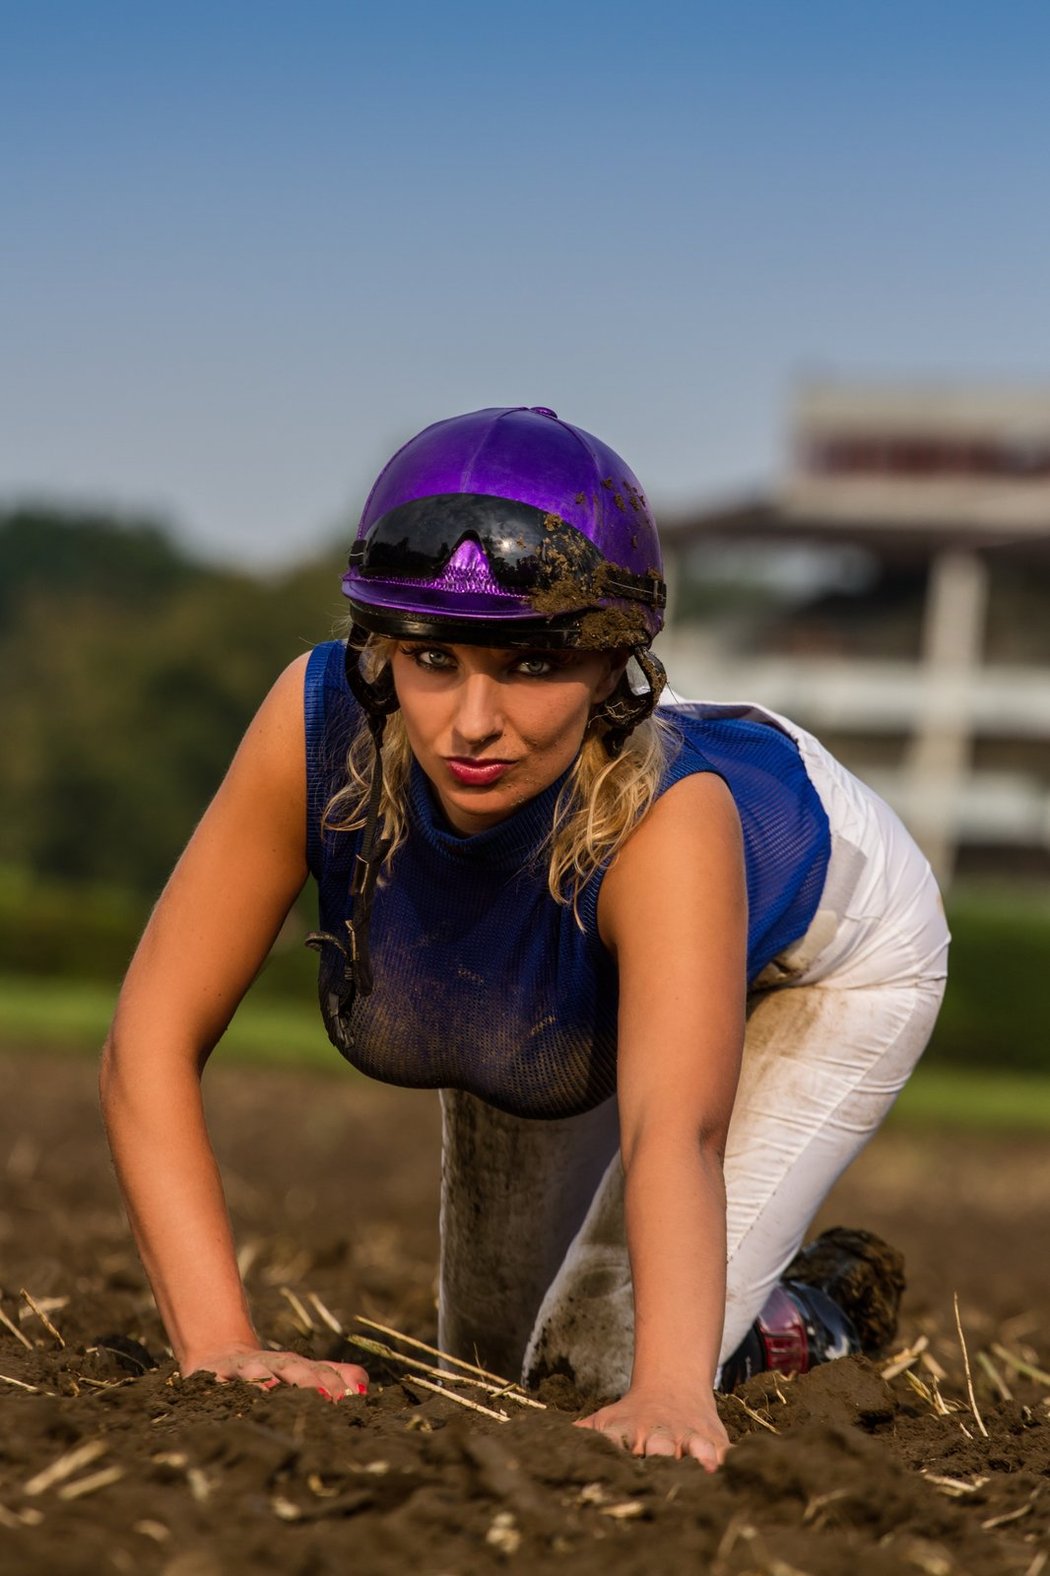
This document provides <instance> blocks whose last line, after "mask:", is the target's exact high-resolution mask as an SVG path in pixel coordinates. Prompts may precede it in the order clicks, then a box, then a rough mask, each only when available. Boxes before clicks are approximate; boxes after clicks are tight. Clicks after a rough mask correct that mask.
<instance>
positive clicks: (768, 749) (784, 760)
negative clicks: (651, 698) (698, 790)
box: [657, 700, 808, 798]
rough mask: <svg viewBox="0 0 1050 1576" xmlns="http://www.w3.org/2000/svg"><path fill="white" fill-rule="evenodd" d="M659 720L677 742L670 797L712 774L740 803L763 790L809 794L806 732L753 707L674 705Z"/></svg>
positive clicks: (668, 780)
mask: <svg viewBox="0 0 1050 1576" xmlns="http://www.w3.org/2000/svg"><path fill="white" fill-rule="evenodd" d="M657 715H658V716H659V717H660V718H661V719H662V720H663V722H664V723H665V725H666V726H667V727H668V730H669V732H670V733H671V736H672V739H673V740H674V744H673V747H672V748H671V750H670V751H669V752H668V761H667V766H666V768H665V771H664V775H663V779H662V782H661V792H662V793H664V792H666V791H667V790H668V789H669V788H671V787H673V786H674V785H675V784H676V783H678V782H680V781H682V780H683V779H684V778H687V777H691V776H693V775H694V774H697V773H702V772H713V773H714V774H715V775H716V776H719V777H722V778H723V779H724V780H725V782H726V783H727V784H728V786H729V788H730V790H731V792H732V793H733V795H734V797H735V798H739V796H740V794H741V793H745V794H748V795H750V794H751V793H754V792H756V791H759V790H760V789H761V787H762V786H763V785H765V786H766V787H768V788H770V789H771V790H774V791H775V790H776V789H777V788H778V787H779V788H780V789H785V788H788V787H790V788H792V789H794V791H796V792H797V791H803V792H804V791H806V789H807V787H808V774H807V771H806V767H805V760H804V757H803V753H802V750H801V749H800V744H801V743H802V741H803V739H806V738H808V735H806V734H805V733H804V730H802V729H801V728H799V727H797V726H796V725H795V724H794V723H792V722H790V721H789V720H788V719H787V718H786V717H781V716H779V715H778V714H777V713H776V712H772V711H767V710H766V709H765V708H764V707H762V706H758V705H756V704H754V703H753V702H750V701H741V702H716V701H684V700H674V701H672V702H671V703H670V704H662V705H661V706H660V708H659V711H658V712H657Z"/></svg>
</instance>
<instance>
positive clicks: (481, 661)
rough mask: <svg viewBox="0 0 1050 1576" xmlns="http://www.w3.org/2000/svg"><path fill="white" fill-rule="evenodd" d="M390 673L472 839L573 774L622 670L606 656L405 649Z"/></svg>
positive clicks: (425, 757) (443, 792) (432, 646)
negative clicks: (594, 717)
mask: <svg viewBox="0 0 1050 1576" xmlns="http://www.w3.org/2000/svg"><path fill="white" fill-rule="evenodd" d="M391 664H392V668H393V676H394V687H395V689H396V690H397V697H398V700H399V701H400V703H401V715H402V718H403V719H404V724H405V729H406V732H407V734H408V742H409V744H410V745H411V747H412V753H413V755H414V756H415V757H416V760H417V761H418V762H419V764H420V766H421V767H422V768H423V770H424V772H425V773H426V775H427V777H428V778H429V779H430V781H431V782H432V783H433V785H434V788H435V791H436V792H437V795H438V798H439V799H440V801H441V807H442V809H443V810H444V812H445V815H446V817H447V819H448V822H449V824H450V825H451V826H452V827H453V829H454V830H455V831H457V832H461V833H463V834H464V835H469V834H470V833H472V832H482V831H484V830H485V829H486V827H490V826H495V825H496V824H497V823H498V822H500V821H503V820H505V819H506V817H507V816H508V815H512V814H513V813H514V811H515V810H517V809H518V808H519V806H520V805H522V804H524V803H525V802H526V800H528V799H532V798H534V797H535V796H536V794H539V793H542V792H543V790H544V789H545V788H549V787H550V785H551V783H553V782H555V781H556V779H557V778H559V777H560V776H561V774H562V772H564V771H565V770H566V769H567V768H568V767H569V766H571V764H572V762H573V761H574V760H575V758H576V754H577V752H578V750H579V748H580V745H581V744H582V742H583V735H584V733H585V731H586V728H587V723H588V721H589V720H590V716H591V712H592V710H593V708H594V707H595V706H596V705H598V704H600V702H601V701H603V700H605V699H607V697H608V696H609V695H610V694H611V693H612V691H613V690H614V689H615V687H616V684H617V682H618V680H619V677H620V674H621V673H622V672H623V666H624V664H623V662H622V661H620V660H618V659H617V658H616V656H615V654H614V653H612V652H608V651H582V652H577V651H528V650H521V649H518V650H512V649H510V648H507V647H499V646H452V645H445V644H441V643H437V642H432V641H407V640H405V641H398V642H397V644H396V645H395V647H394V651H393V654H392V656H391Z"/></svg>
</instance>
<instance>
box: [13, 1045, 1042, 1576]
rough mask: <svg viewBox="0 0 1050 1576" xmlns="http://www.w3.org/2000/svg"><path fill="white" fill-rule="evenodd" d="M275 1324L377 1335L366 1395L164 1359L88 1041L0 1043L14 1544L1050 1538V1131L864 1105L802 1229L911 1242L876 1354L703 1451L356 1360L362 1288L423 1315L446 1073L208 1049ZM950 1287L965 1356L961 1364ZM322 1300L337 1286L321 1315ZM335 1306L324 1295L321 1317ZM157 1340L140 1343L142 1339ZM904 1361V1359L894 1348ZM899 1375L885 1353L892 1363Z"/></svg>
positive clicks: (244, 1554)
mask: <svg viewBox="0 0 1050 1576" xmlns="http://www.w3.org/2000/svg"><path fill="white" fill-rule="evenodd" d="M207 1083H208V1100H209V1109H210V1111H211V1113H212V1125H213V1131H214V1134H215V1138H216V1142H217V1145H218V1148H219V1150H220V1153H221V1157H222V1160H223V1164H224V1168H225V1172H226V1176H227V1181H228V1191H229V1196H230V1202H231V1209H232V1212H233V1214H234V1217H235V1220H236V1224H237V1231H238V1240H239V1243H240V1247H241V1255H242V1265H243V1267H244V1270H245V1273H246V1277H247V1281H248V1285H249V1288H250V1291H251V1295H252V1300H253V1304H254V1307H255V1310H256V1314H257V1318H258V1322H259V1325H260V1328H261V1330H262V1332H263V1333H264V1336H265V1337H266V1338H267V1339H270V1340H272V1341H274V1342H277V1343H279V1344H282V1345H283V1344H289V1345H292V1346H294V1347H296V1348H298V1349H300V1350H302V1351H307V1352H312V1353H316V1354H318V1355H321V1354H324V1355H341V1356H349V1357H353V1358H358V1359H362V1360H364V1362H365V1364H366V1366H367V1367H368V1368H369V1371H370V1374H371V1376H372V1389H371V1393H370V1394H369V1395H368V1396H367V1397H353V1398H350V1399H348V1400H345V1401H343V1402H340V1403H338V1404H337V1405H333V1404H331V1403H326V1402H325V1401H323V1400H322V1399H321V1398H320V1397H319V1396H317V1395H314V1394H313V1393H304V1392H300V1391H294V1392H293V1391H287V1390H275V1391H272V1392H270V1393H265V1394H264V1393H262V1392H260V1391H257V1390H255V1389H253V1388H251V1387H249V1386H244V1385H239V1384H231V1385H224V1386H220V1385H216V1384H213V1383H211V1382H210V1381H208V1380H206V1379H203V1378H201V1377H191V1378H188V1379H181V1378H180V1377H179V1376H178V1374H177V1373H176V1371H175V1368H174V1365H173V1363H172V1362H171V1360H170V1357H169V1356H168V1354H167V1352H166V1350H165V1344H164V1336H163V1332H162V1329H161V1327H160V1324H159V1322H158V1320H157V1316H156V1313H155V1312H154V1310H153V1307H152V1303H151V1302H150V1299H149V1297H148V1294H147V1293H146V1291H145V1287H144V1282H143V1279H142V1274H141V1271H140V1269H139V1267H138V1264H137V1260H136V1259H135V1256H134V1253H133V1251H132V1249H131V1246H130V1242H129V1239H128V1235H127V1231H126V1228H125V1225H124V1222H123V1219H122V1217H121V1214H120V1209H119V1205H118V1202H117V1198H116V1193H115V1189H114V1186H113V1182H112V1179H111V1176H110V1173H109V1168H108V1163H107V1160H106V1157H105V1153H104V1148H103V1144H102V1140H101V1134H100V1131H99V1126H98V1119H97V1115H96V1110H95V1099H94V1090H93V1069H92V1068H91V1067H90V1066H89V1065H87V1064H86V1063H84V1062H81V1061H77V1060H72V1059H62V1058H50V1057H42V1056H39V1055H37V1056H34V1057H32V1058H30V1057H28V1056H18V1055H9V1056H7V1057H5V1058H4V1059H3V1060H0V1173H2V1175H3V1178H4V1197H3V1203H2V1206H0V1289H2V1297H0V1311H2V1313H3V1319H2V1320H0V1375H2V1378H0V1569H2V1570H3V1571H5V1572H6V1571H11V1572H17V1573H19V1576H21V1573H32V1576H35V1573H38V1572H39V1573H44V1572H47V1573H70V1576H73V1573H76V1576H80V1573H83V1576H99V1573H105V1572H111V1571H116V1572H135V1573H138V1572H143V1573H154V1572H156V1573H163V1576H226V1573H239V1572H247V1571H258V1570H264V1569H265V1570H267V1571H273V1572H276V1573H296V1576H327V1573H328V1572H332V1573H335V1572H337V1571H338V1572H342V1571H345V1570H346V1569H353V1570H355V1571H360V1572H365V1573H370V1572H375V1573H379V1576H386V1573H388V1572H389V1573H390V1576H393V1573H394V1572H397V1573H399V1576H400V1573H402V1572H404V1571H405V1570H418V1571H420V1572H426V1573H435V1576H438V1573H446V1576H454V1573H455V1576H459V1573H463V1576H465V1573H468V1572H469V1573H474V1572H479V1571H480V1572H487V1571H497V1570H501V1571H502V1570H511V1571H513V1570H514V1569H517V1570H519V1571H531V1570H536V1569H543V1570H548V1569H551V1570H554V1569H558V1568H564V1569H565V1570H566V1571H569V1570H572V1571H573V1572H575V1573H583V1576H592V1573H594V1576H596V1573H598V1572H601V1573H602V1576H611V1573H619V1572H623V1573H628V1572H629V1573H635V1572H642V1571H648V1570H652V1569H660V1568H665V1569H668V1570H672V1571H677V1570H695V1571H701V1570H703V1571H711V1572H714V1573H716V1576H743V1573H745V1572H746V1573H769V1576H798V1573H808V1576H840V1573H842V1572H844V1571H849V1572H851V1573H856V1576H890V1573H893V1576H898V1573H900V1572H926V1573H929V1576H952V1573H955V1572H959V1573H967V1576H993V1573H994V1576H1014V1573H1016V1576H1039V1572H1040V1571H1041V1570H1043V1569H1044V1566H1047V1565H1050V1561H1047V1560H1044V1558H1043V1555H1044V1553H1045V1552H1047V1549H1048V1536H1050V1407H1048V1399H1050V1382H1045V1381H1044V1380H1042V1379H1040V1378H1039V1377H1037V1376H1034V1375H1033V1373H1031V1372H1028V1373H1026V1372H1025V1369H1026V1368H1028V1369H1030V1370H1033V1369H1034V1370H1035V1371H1036V1375H1037V1374H1038V1371H1039V1370H1045V1368H1046V1367H1047V1363H1048V1360H1050V1343H1048V1341H1047V1337H1046V1333H1045V1324H1044V1322H1043V1321H1044V1310H1045V1307H1046V1302H1047V1291H1048V1286H1047V1267H1046V1254H1045V1251H1044V1249H1043V1244H1044V1242H1045V1208H1046V1198H1047V1196H1048V1190H1050V1158H1048V1156H1047V1152H1046V1149H1047V1146H1046V1145H1045V1144H1044V1143H1042V1142H1041V1141H1039V1140H1035V1139H1019V1138H1008V1139H999V1140H996V1139H990V1138H983V1137H982V1138H975V1137H974V1136H972V1135H968V1136H966V1137H965V1138H959V1137H952V1136H951V1135H948V1134H930V1133H925V1132H924V1133H923V1134H922V1136H921V1137H918V1138H917V1137H915V1136H913V1135H911V1134H909V1133H907V1132H906V1131H905V1130H903V1129H902V1130H899V1131H896V1130H893V1129H892V1128H891V1129H890V1130H889V1131H887V1132H885V1133H884V1134H882V1135H880V1136H879V1137H878V1138H877V1139H876V1141H875V1143H874V1144H873V1145H872V1146H871V1147H870V1148H869V1150H868V1151H867V1152H866V1154H865V1155H864V1156H862V1158H861V1160H860V1161H859V1162H858V1163H857V1164H856V1166H854V1168H853V1169H852V1171H851V1172H850V1173H849V1175H848V1176H847V1177H846V1178H845V1179H844V1180H843V1182H842V1183H840V1184H839V1186H838V1188H837V1189H836V1192H835V1194H834V1196H833V1198H832V1200H831V1201H830V1203H829V1207H828V1209H827V1210H825V1212H824V1213H823V1215H822V1217H821V1220H820V1222H819V1224H820V1225H824V1226H827V1225H833V1224H842V1223H845V1224H849V1225H858V1226H864V1227H867V1228H870V1229H871V1230H873V1231H876V1232H878V1233H879V1234H880V1235H881V1236H884V1237H885V1238H886V1239H887V1240H888V1241H890V1242H892V1243H894V1245H895V1246H897V1247H899V1248H900V1249H901V1250H902V1251H903V1253H904V1255H905V1257H906V1259H907V1261H908V1289H907V1291H906V1292H905V1295H904V1299H903V1305H902V1325H901V1331H900V1335H899V1336H898V1338H897V1340H896V1341H895V1342H894V1343H893V1345H892V1351H893V1352H894V1353H900V1352H903V1351H904V1349H905V1348H911V1349H912V1350H911V1361H910V1366H901V1365H902V1364H903V1363H905V1362H906V1361H907V1357H902V1358H901V1359H900V1361H899V1362H898V1363H897V1364H896V1365H887V1363H886V1361H885V1360H880V1361H879V1362H877V1363H876V1362H871V1361H868V1360H867V1359H849V1360H845V1361H842V1362H838V1363H833V1364H829V1365H828V1366H826V1367H825V1368H822V1369H818V1370H816V1371H814V1372H813V1373H812V1374H810V1375H807V1376H805V1377H804V1378H800V1379H795V1380H785V1379H783V1378H779V1379H773V1378H772V1377H771V1376H768V1375H760V1376H758V1377H756V1378H755V1379H753V1380H751V1381H750V1382H749V1383H748V1384H747V1385H746V1386H745V1387H744V1388H743V1389H742V1390H741V1391H740V1392H739V1393H738V1394H737V1395H736V1396H733V1397H728V1398H726V1399H725V1400H724V1401H723V1403H722V1408H723V1415H724V1418H725V1421H726V1425H727V1427H728V1429H729V1431H730V1433H731V1435H732V1436H733V1438H734V1440H735V1441H736V1443H735V1446H734V1449H733V1450H732V1452H731V1453H730V1456H729V1458H728V1461H727V1463H726V1466H725V1468H724V1469H723V1470H722V1472H720V1473H719V1474H717V1475H716V1476H715V1477H709V1476H707V1475H706V1474H704V1473H703V1472H702V1471H701V1470H700V1469H699V1468H698V1467H697V1466H696V1465H695V1463H692V1462H674V1461H666V1460H650V1461H638V1460H635V1459H633V1458H632V1457H630V1456H627V1455H625V1454H623V1453H621V1452H620V1451H618V1450H617V1449H615V1448H614V1447H613V1446H611V1445H609V1444H607V1443H606V1442H605V1441H603V1440H602V1439H600V1438H597V1437H596V1436H594V1435H592V1434H590V1433H587V1432H583V1431H580V1430H578V1429H575V1428H574V1427H573V1426H572V1424H573V1420H574V1418H576V1417H577V1416H578V1415H579V1407H580V1404H581V1401H582V1398H581V1397H579V1396H577V1395H576V1394H575V1393H574V1392H573V1391H572V1389H571V1387H570V1386H569V1385H568V1384H567V1383H566V1381H564V1380H562V1379H559V1378H557V1377H555V1378H553V1379H549V1380H547V1381H546V1382H545V1384H544V1386H543V1387H542V1389H541V1392H540V1395H539V1399H540V1400H541V1401H543V1402H545V1407H544V1409H543V1410H540V1409H538V1408H535V1407H532V1408H527V1407H524V1406H522V1405H520V1404H519V1403H517V1402H515V1401H513V1400H512V1399H511V1398H510V1397H504V1398H502V1399H500V1398H499V1397H493V1396H492V1395H491V1394H485V1393H483V1392H473V1391H472V1392H466V1391H465V1392H464V1393H465V1394H467V1393H469V1394H473V1395H475V1397H476V1399H477V1400H478V1401H479V1403H480V1404H487V1405H488V1406H489V1408H490V1410H496V1411H503V1412H505V1413H506V1414H507V1417H508V1421H505V1422H504V1421H502V1420H500V1419H499V1418H498V1417H491V1416H488V1415H486V1414H485V1413H483V1412H476V1411H469V1410H465V1409H463V1408H462V1407H459V1406H457V1405H455V1404H454V1403H453V1402H452V1401H450V1400H449V1399H448V1398H447V1397H445V1396H443V1395H437V1394H434V1393H433V1391H431V1390H429V1389H428V1388H427V1387H426V1383H425V1382H424V1379H425V1376H424V1375H422V1374H415V1375H413V1374H412V1373H409V1372H407V1371H405V1370H404V1369H403V1368H401V1367H400V1366H399V1365H396V1364H394V1363H393V1362H391V1361H388V1360H385V1359H380V1358H376V1357H374V1356H365V1355H364V1354H362V1353H361V1352H359V1350H358V1349H357V1348H355V1347H353V1346H352V1345H350V1344H349V1342H348V1340H347V1335H340V1334H338V1333H337V1332H336V1330H334V1329H333V1328H332V1327H331V1322H332V1321H334V1323H335V1324H336V1325H338V1326H339V1327H340V1328H341V1329H343V1330H345V1331H346V1332H347V1334H350V1333H352V1332H353V1331H354V1330H359V1329H361V1328H362V1326H360V1325H357V1324H356V1323H355V1317H354V1316H355V1315H357V1314H362V1315H365V1316H366V1317H368V1318H371V1319H374V1320H378V1321H380V1322H382V1323H387V1324H390V1325H392V1326H394V1327H395V1328H396V1329H398V1330H400V1331H404V1332H407V1333H409V1334H411V1335H414V1336H417V1337H419V1338H421V1339H423V1340H430V1341H432V1340H433V1339H434V1337H435V1333H436V1312H435V1307H434V1266H435V1262H436V1246H437V1244H436V1211H437V1197H438V1183H439V1164H438V1127H439V1119H438V1102H437V1098H436V1096H432V1095H428V1094H414V1093H411V1092H406V1091H400V1090H387V1089H383V1088H380V1087H378V1086H372V1085H368V1084H365V1083H364V1082H362V1081H361V1080H359V1079H357V1078H356V1077H354V1076H353V1075H352V1074H341V1075H340V1074H336V1075H335V1076H332V1077H318V1076H316V1075H295V1074H290V1073H287V1072H276V1071H263V1070H260V1069H257V1068H253V1069H248V1068H241V1069H234V1068H229V1067H227V1068H223V1067H217V1068H215V1069H214V1070H213V1071H212V1072H210V1073H209V1075H208V1080H207ZM953 1293H958V1298H959V1308H960V1314H961V1319H962V1325H963V1333H964V1336H965V1338H966V1347H967V1353H968V1359H969V1365H970V1376H971V1381H972V1386H973V1394H972V1398H971V1396H970V1394H969V1392H968V1387H967V1376H966V1371H965V1367H964V1364H963V1358H962V1352H961V1348H960V1342H959V1337H958V1333H957V1329H956V1324H955V1313H954V1305H953ZM322 1310H323V1312H322ZM326 1316H331V1317H330V1319H329V1318H328V1317H326ZM152 1363H156V1366H155V1367H154V1366H149V1365H150V1364H152ZM894 1367H896V1368H897V1369H898V1370H899V1371H896V1372H894ZM887 1375H888V1377H887Z"/></svg>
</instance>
